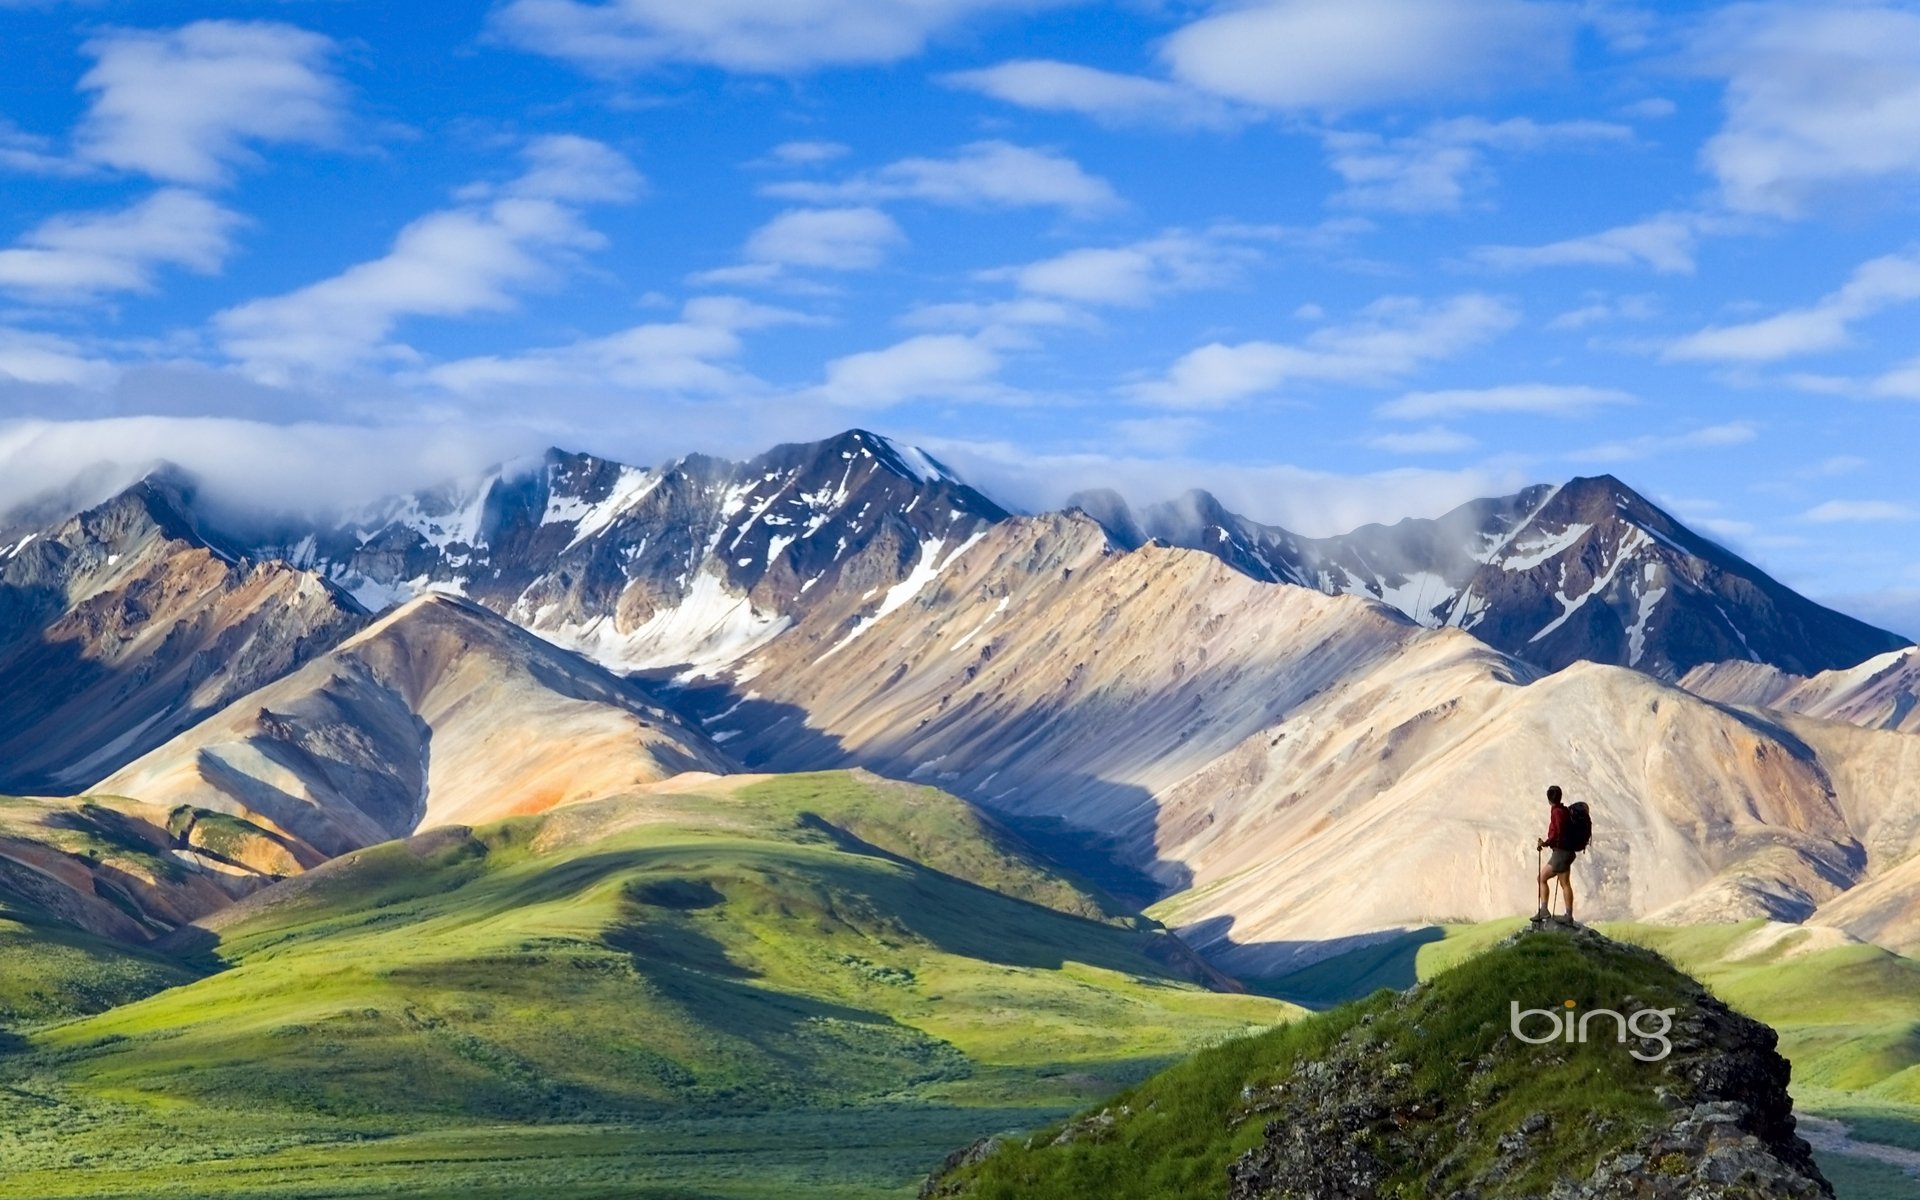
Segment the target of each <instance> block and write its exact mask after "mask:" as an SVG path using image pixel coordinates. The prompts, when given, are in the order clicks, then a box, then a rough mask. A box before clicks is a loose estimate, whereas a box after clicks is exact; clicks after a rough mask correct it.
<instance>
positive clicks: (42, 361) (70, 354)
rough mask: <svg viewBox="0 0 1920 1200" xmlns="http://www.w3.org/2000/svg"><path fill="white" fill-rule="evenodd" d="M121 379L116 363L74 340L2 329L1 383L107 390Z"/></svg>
mask: <svg viewBox="0 0 1920 1200" xmlns="http://www.w3.org/2000/svg"><path fill="white" fill-rule="evenodd" d="M118 376H119V371H118V370H117V369H116V368H115V367H114V366H113V364H112V363H110V362H107V361H106V360H104V359H102V358H99V357H98V356H96V355H94V354H92V353H90V352H89V351H88V350H87V349H86V348H85V347H83V346H81V345H80V344H79V343H78V342H76V341H74V340H73V339H71V338H65V337H61V336H59V335H58V334H51V333H37V332H32V331H29V330H24V329H8V328H5V327H4V326H0V380H10V381H12V382H14V383H23V384H28V385H35V386H42V387H58V386H64V387H81V388H103V387H106V386H108V385H109V384H111V383H112V382H113V381H114V379H115V378H117V377H118ZM70 467H71V464H70ZM0 491H4V489H0Z"/></svg>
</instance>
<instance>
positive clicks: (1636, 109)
mask: <svg viewBox="0 0 1920 1200" xmlns="http://www.w3.org/2000/svg"><path fill="white" fill-rule="evenodd" d="M1678 111H1680V106H1679V105H1677V104H1675V103H1674V102H1673V101H1671V100H1669V99H1667V98H1666V97H1665V96H1648V97H1647V98H1646V99H1644V100H1635V101H1634V102H1633V103H1632V104H1629V105H1626V106H1625V107H1623V108H1621V110H1620V115H1621V116H1623V117H1643V118H1647V119H1650V120H1661V119H1663V118H1666V117H1670V116H1672V115H1673V114H1674V113H1676V112H1678Z"/></svg>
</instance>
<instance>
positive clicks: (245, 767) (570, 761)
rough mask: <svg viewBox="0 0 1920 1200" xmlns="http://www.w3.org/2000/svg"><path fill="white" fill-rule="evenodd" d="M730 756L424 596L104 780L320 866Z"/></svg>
mask: <svg viewBox="0 0 1920 1200" xmlns="http://www.w3.org/2000/svg"><path fill="white" fill-rule="evenodd" d="M728 766H729V764H728V760H727V759H726V757H725V756H724V755H722V754H721V753H720V752H719V751H718V750H717V749H716V748H715V747H714V746H713V745H712V743H711V742H709V741H708V740H707V739H706V737H705V736H704V735H702V734H700V733H699V732H698V731H696V730H694V729H691V728H689V727H688V726H687V725H686V724H685V723H683V722H682V721H681V719H680V718H679V717H678V716H676V715H675V714H674V713H672V712H670V711H669V710H667V709H665V708H662V707H660V706H659V705H658V704H656V703H655V702H654V701H653V700H652V698H651V697H650V696H649V695H648V694H647V693H646V692H644V691H643V690H642V689H641V688H640V687H639V686H638V685H636V684H633V683H631V682H628V681H626V680H623V679H620V678H618V677H616V676H614V675H612V674H610V673H608V672H607V671H605V670H603V669H602V668H600V667H597V666H595V665H594V664H592V663H590V662H588V661H586V660H584V659H582V658H580V657H578V656H576V655H573V654H570V653H568V652H566V651H564V650H560V649H558V648H556V647H554V646H552V645H550V644H549V643H547V642H545V641H542V640H541V639H539V638H537V637H534V636H533V635H531V634H529V633H527V632H525V631H524V630H522V629H519V628H518V627H516V626H514V625H513V624H512V623H510V622H508V621H506V620H504V619H502V618H500V617H498V616H496V615H494V614H493V613H492V612H490V611H488V610H487V609H484V608H481V607H479V606H478V605H475V604H471V603H468V602H466V601H464V600H460V599H458V598H455V597H452V596H445V595H437V594H428V595H425V596H422V597H420V598H419V599H417V600H412V601H409V602H407V603H406V604H403V605H401V606H399V607H398V608H395V609H393V610H392V611H390V612H389V613H387V614H386V615H385V616H383V617H381V618H380V619H379V620H378V621H376V622H375V623H374V624H372V625H370V626H369V627H367V628H366V629H364V630H362V631H361V632H360V633H358V634H356V635H355V636H353V637H351V638H349V639H348V640H346V641H345V642H342V643H341V644H340V645H339V646H336V647H335V648H334V649H332V650H331V651H329V652H328V653H326V654H324V655H322V656H320V657H319V658H317V659H315V660H314V661H312V662H310V663H308V664H307V665H306V666H304V667H302V668H300V669H299V670H297V671H294V672H293V673H291V674H289V675H287V676H285V677H283V678H281V679H279V680H276V681H275V682H273V683H271V684H269V685H267V686H266V687H263V688H260V689H259V690H257V691H254V692H251V693H249V694H247V695H246V696H244V697H241V698H240V699H239V700H236V701H235V702H234V703H232V704H230V705H229V706H227V708H225V709H224V710H222V711H221V712H219V713H216V714H214V715H213V716H211V717H209V718H208V719H207V720H205V721H203V722H201V723H200V724H199V725H197V726H195V727H194V728H193V729H192V730H190V731H189V732H187V733H186V734H183V735H181V736H180V737H177V738H175V739H174V740H173V741H171V742H168V743H167V744H166V745H164V746H162V747H160V748H158V749H156V750H154V751H152V752H150V753H148V754H146V755H145V756H143V757H141V758H139V759H137V760H136V761H134V762H132V763H130V764H128V765H127V766H126V767H124V768H122V769H121V770H120V771H118V772H116V773H114V774H113V775H112V776H111V777H109V778H108V779H106V780H104V781H103V782H102V783H101V784H100V785H99V788H98V790H99V791H102V792H106V793H111V794H118V795H126V796H131V797H136V798H138V799H139V800H141V801H143V802H144V803H146V804H148V805H154V806H162V807H166V808H173V807H175V806H179V805H189V806H192V807H194V808H198V809H205V810H210V811H214V812H224V813H229V814H232V815H235V816H238V817H241V818H243V819H246V820H249V821H252V822H254V823H256V824H259V825H261V826H263V827H266V828H269V829H272V830H274V831H275V832H276V833H279V834H281V835H282V836H284V837H286V838H287V839H288V840H289V842H290V844H292V845H294V846H296V847H298V848H300V849H301V850H302V851H304V852H310V853H311V854H313V855H316V856H318V857H319V858H325V857H331V856H334V855H338V854H342V853H345V852H346V851H349V850H353V849H357V848H359V847H362V846H369V845H372V844H374V843H376V842H383V841H387V840H389V839H391V838H396V837H405V836H407V835H408V834H411V833H413V832H414V831H415V830H418V829H423V828H429V827H433V826H440V825H449V824H454V823H472V822H476V821H487V820H497V819H499V818H501V817H505V816H509V815H511V814H514V813H534V812H543V811H546V810H547V809H550V808H553V807H554V806H556V805H559V804H563V803H567V802H569V801H578V800H583V799H592V798H597V797H602V796H609V795H617V794H620V793H623V792H630V791H633V790H635V789H637V788H640V787H643V786H645V785H646V784H649V783H655V782H658V781H659V780H661V779H665V778H667V777H669V776H672V775H677V774H680V773H682V772H685V771H706V772H724V771H726V770H727V769H728Z"/></svg>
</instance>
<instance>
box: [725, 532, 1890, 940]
mask: <svg viewBox="0 0 1920 1200" xmlns="http://www.w3.org/2000/svg"><path fill="white" fill-rule="evenodd" d="M747 664H748V670H749V672H750V674H751V676H752V678H751V682H750V683H749V684H748V685H747V686H746V687H745V688H744V689H736V690H733V691H728V692H724V693H722V694H720V695H718V696H715V697H711V698H709V699H708V700H707V704H708V706H709V707H710V708H713V709H717V711H714V712H713V713H712V715H711V717H710V718H709V720H708V722H707V723H708V727H709V728H711V729H712V730H713V731H714V734H715V736H716V737H720V738H724V739H726V741H725V745H726V746H727V747H728V748H729V750H731V751H733V752H734V753H736V754H738V755H740V756H741V757H742V758H743V759H744V760H745V761H746V762H748V763H750V764H760V765H765V764H769V763H775V762H795V763H801V764H809V765H825V764H830V763H837V762H843V761H855V762H860V763H863V764H865V765H867V766H870V767H872V768H873V769H875V770H878V771H881V772H882V773H885V774H890V775H896V776H899V777H906V778H917V779H924V780H927V781H930V782H937V783H939V784H940V785H941V786H943V787H948V788H951V789H953V790H957V791H959V792H961V793H962V794H963V795H967V796H969V797H971V798H974V799H976V800H978V801H980V802H982V803H984V804H987V805H989V806H990V807H995V808H999V809H1002V810H1005V811H1011V812H1013V813H1015V814H1019V815H1022V816H1025V817H1028V818H1035V817H1040V818H1052V819H1056V820H1059V821H1061V822H1064V823H1066V824H1067V825H1070V826H1075V827H1079V828H1082V829H1085V830H1091V831H1098V832H1099V833H1100V834H1101V835H1103V836H1104V837H1105V838H1106V839H1108V841H1107V849H1108V850H1109V851H1110V852H1111V853H1112V854H1114V855H1116V856H1118V857H1119V858H1121V859H1123V860H1124V861H1126V862H1127V863H1129V864H1131V865H1132V866H1134V867H1135V868H1137V869H1139V870H1141V871H1143V872H1145V873H1146V874H1148V875H1150V876H1151V877H1152V878H1153V879H1154V880H1155V881H1156V882H1157V883H1158V885H1159V888H1160V891H1161V894H1162V895H1167V896H1169V899H1167V900H1166V901H1165V902H1164V903H1163V905H1162V906H1161V907H1159V908H1156V909H1155V910H1154V911H1155V912H1156V914H1158V915H1161V916H1162V917H1163V918H1164V919H1166V920H1168V921H1169V922H1170V923H1172V924H1174V925H1175V926H1176V927H1177V928H1179V930H1180V931H1181V933H1182V934H1183V936H1185V937H1186V938H1188V940H1189V941H1191V942H1192V943H1193V944H1195V945H1196V946H1197V947H1199V948H1201V949H1203V950H1204V951H1205V952H1206V953H1208V954H1209V956H1210V957H1212V958H1214V960H1215V961H1217V962H1219V963H1221V964H1222V965H1223V966H1225V967H1226V968H1227V969H1228V970H1230V971H1234V972H1238V973H1242V974H1250V975H1267V974H1276V973H1279V972H1281V971H1283V970H1287V969H1292V968H1294V967H1296V966H1298V965H1299V963H1300V962H1301V961H1303V960H1304V959H1307V958H1310V957H1311V956H1314V955H1319V954H1325V953H1330V952H1333V951H1334V950H1336V949H1338V948H1340V947H1341V946H1342V945H1344V944H1346V939H1349V938H1356V937H1365V936H1369V935H1371V934H1374V933H1376V932H1378V931H1383V930H1392V929H1397V928H1402V927H1404V926H1405V925H1407V924H1408V923H1423V922H1426V921H1430V920H1434V919H1439V918H1452V919H1467V920H1480V919H1487V918H1491V917H1495V916H1499V915H1503V914H1506V913H1511V912H1518V911H1524V910H1526V909H1527V908H1529V907H1530V906H1531V904H1532V894H1533V884H1532V877H1533V873H1534V870H1535V865H1536V864H1535V861H1534V859H1535V855H1534V854H1533V839H1534V838H1535V837H1537V836H1538V835H1539V833H1540V832H1541V830H1542V829H1543V828H1544V822H1545V805H1544V802H1543V801H1542V799H1541V798H1540V796H1541V792H1542V791H1543V790H1544V786H1545V784H1546V783H1548V782H1553V781H1559V782H1562V783H1564V784H1566V785H1567V786H1568V787H1569V789H1570V791H1571V792H1572V794H1573V795H1575V796H1576V797H1577V798H1580V799H1585V800H1587V801H1588V802H1589V803H1590V804H1592V806H1593V807H1594V810H1595V813H1596V818H1597V821H1598V823H1599V825H1600V828H1601V830H1602V837H1601V839H1600V842H1599V844H1598V845H1597V846H1596V848H1595V849H1594V851H1593V852H1592V854H1591V855H1590V856H1589V858H1588V859H1587V860H1586V863H1585V866H1584V869H1583V872H1582V875H1581V887H1582V889H1583V890H1582V893H1581V896H1582V912H1583V913H1584V914H1585V915H1588V916H1591V917H1596V918H1602V917H1604V918H1616V919H1617V918H1623V917H1628V916H1647V915H1652V914H1659V915H1660V916H1662V917H1665V918H1669V919H1676V920H1729V919H1743V918H1746V917H1752V916H1770V917H1775V918H1780V919H1788V920H1798V919H1802V918H1805V917H1807V916H1808V915H1810V914H1811V913H1812V912H1813V911H1814V910H1815V909H1816V908H1817V907H1818V906H1819V905H1821V904H1823V903H1825V902H1827V901H1829V900H1832V899H1834V898H1835V897H1837V896H1839V895H1840V894H1841V893H1842V892H1844V891H1845V890H1846V889H1848V888H1850V887H1853V886H1855V885H1857V884H1860V883H1861V882H1863V881H1865V880H1867V879H1869V878H1872V877H1874V876H1875V875H1877V874H1878V873H1880V872H1882V871H1884V870H1887V869H1890V868H1891V867H1892V866H1894V865H1896V864H1897V863H1899V862H1900V861H1901V860H1902V859H1903V858H1904V857H1905V856H1906V855H1907V854H1909V853H1911V851H1912V850H1913V849H1914V848H1915V846H1917V845H1920V826H1917V825H1916V824H1915V822H1914V821H1913V820H1907V819H1905V818H1903V817H1900V816H1898V814H1900V813H1907V812H1920V773H1908V772H1906V771H1905V769H1904V767H1903V765H1902V764H1903V763H1904V762H1905V761H1906V757H1905V756H1906V755H1907V753H1908V749H1909V743H1910V742H1911V739H1908V738H1905V737H1901V736H1898V735H1892V734H1884V735H1880V737H1881V738H1883V739H1884V740H1883V741H1882V742H1874V741H1872V739H1870V738H1868V737H1866V736H1865V735H1864V734H1863V733H1862V731H1858V730H1853V729H1850V728H1848V727H1845V726H1829V725H1827V724H1825V723H1821V722H1812V721H1796V722H1794V723H1793V724H1792V726H1791V727H1790V728H1789V727H1788V726H1786V725H1783V724H1781V723H1779V722H1773V721H1768V720H1765V719H1762V718H1760V717H1756V716H1752V715H1748V714H1742V713H1737V712H1731V711H1729V710H1727V709H1725V708H1722V707H1720V706H1717V705H1713V704H1709V703H1706V702H1704V701H1702V700H1700V699H1698V698H1697V697H1695V696H1693V695H1691V694H1689V693H1687V692H1685V691H1682V690H1680V689H1678V688H1674V687H1671V686H1669V685H1666V684H1662V683H1660V682H1659V681H1657V680H1655V679H1652V678H1650V677H1648V676H1647V675H1645V674H1643V673H1640V672H1637V671H1631V670H1625V669H1621V668H1615V667H1604V666H1599V665H1595V664H1579V665H1576V666H1574V667H1571V668H1568V669H1566V670H1563V671H1560V672H1557V673H1555V674H1552V675H1543V674H1542V673H1541V672H1540V671H1539V670H1538V669H1536V668H1534V667H1532V666H1530V665H1529V664H1526V663H1522V662H1519V661H1517V660H1515V659H1512V658H1509V657H1507V656H1505V655H1502V654H1500V653H1498V652H1497V651H1495V650H1493V649H1491V648H1490V647H1488V646H1486V645H1485V644H1484V643H1482V642H1480V641H1478V640H1477V639H1475V638H1473V637H1471V636H1469V635H1467V634H1466V633H1464V632H1462V631H1460V630H1457V629H1439V630H1429V629H1424V628H1422V627H1420V626H1418V625H1416V624H1415V623H1413V622H1412V621H1411V620H1409V619H1407V618H1405V617H1403V616H1401V615H1400V614H1398V613H1397V612H1395V611H1394V610H1392V609H1389V608H1387V607H1385V606H1383V605H1379V604H1373V603H1369V602H1365V601H1362V600H1360V599H1358V598H1355V597H1351V596H1344V595H1342V596H1326V595H1323V594H1321V593H1318V592H1316V591H1311V590H1308V589H1304V588H1297V587H1274V586H1272V585H1271V584H1264V583H1261V582H1259V581H1256V580H1254V579H1252V578H1250V577H1248V576H1246V575H1245V574H1243V573H1240V572H1237V571H1235V570H1232V569H1230V568H1228V567H1227V566H1225V564H1223V563H1222V562H1220V561H1219V560H1218V559H1217V558H1214V557H1212V556H1209V555H1205V554H1201V553H1197V552H1194V551H1191V550H1183V549H1174V548H1167V547H1162V546H1158V545H1154V544H1148V545H1144V546H1142V547H1141V548H1139V549H1137V550H1135V551H1133V552H1127V551H1125V550H1124V549H1122V548H1121V547H1119V546H1117V545H1115V544H1114V543H1113V542H1112V541H1111V540H1110V539H1109V538H1108V537H1107V536H1106V534H1105V532H1104V531H1103V529H1102V528H1101V527H1100V526H1099V525H1097V524H1095V523H1094V522H1093V521H1092V520H1091V519H1090V518H1087V517H1085V516H1081V515H1078V514H1072V513H1069V514H1064V515H1056V516H1048V517H1036V518H1020V519H1016V520H1012V521H1008V522H1004V523H1002V524H1001V525H999V526H997V527H995V528H994V529H993V530H992V531H990V532H989V533H988V534H987V535H986V536H985V537H984V538H983V539H981V541H980V542H978V543H977V544H975V545H974V546H972V547H971V548H970V549H969V550H968V551H967V552H966V553H965V554H964V555H962V556H961V557H960V558H959V559H957V560H956V561H954V562H953V563H952V564H951V565H950V566H949V567H948V568H947V570H946V571H945V572H943V573H942V574H941V575H940V577H939V578H938V579H936V580H935V581H933V582H932V583H930V584H929V585H927V586H926V587H925V588H923V589H921V590H920V591H919V592H917V593H916V594H915V596H914V598H913V599H912V600H911V601H910V602H908V603H905V604H903V605H901V606H899V607H898V608H896V609H895V610H894V611H893V612H892V613H890V614H888V615H887V616H885V617H884V618H882V619H881V620H879V621H877V622H874V623H873V624H872V625H870V626H866V627H863V628H861V629H859V630H857V631H856V632H855V633H853V634H851V635H849V634H846V633H843V632H841V631H840V630H839V629H838V628H837V627H833V626H829V627H827V628H824V629H822V628H815V627H812V626H810V625H808V624H806V623H802V624H801V625H799V626H797V627H796V628H795V629H793V630H792V631H791V632H790V633H788V634H787V635H786V636H784V637H783V638H782V639H781V640H780V641H778V642H776V643H773V644H771V645H769V646H767V647H765V648H763V649H762V650H760V651H758V652H757V653H756V654H754V655H753V656H751V657H750V658H749V659H748V660H747ZM722 706H723V707H722Z"/></svg>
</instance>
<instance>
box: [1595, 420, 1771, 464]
mask: <svg viewBox="0 0 1920 1200" xmlns="http://www.w3.org/2000/svg"><path fill="white" fill-rule="evenodd" d="M1759 436H1760V431H1759V430H1758V429H1756V428H1755V427H1754V425H1753V423H1752V422H1750V421H1729V422H1727V423H1726V424H1724V425H1709V426H1707V427H1705V428H1703V429H1695V430H1692V431H1691V432H1688V433H1681V434H1674V435H1670V436H1665V435H1660V434H1643V435H1642V436H1640V437H1633V438H1626V439H1623V440H1621V441H1617V442H1604V443H1602V444H1600V445H1598V446H1588V447H1587V448H1586V449H1584V450H1577V451H1575V452H1574V453H1572V454H1570V455H1568V456H1567V457H1569V458H1572V459H1578V460H1581V461H1586V462H1633V461H1636V460H1639V459H1643V458H1653V457H1655V456H1657V455H1661V454H1672V453H1674V452H1676V451H1680V450H1707V449H1713V448H1716V447H1721V446H1741V445H1745V444H1746V443H1748V442H1751V441H1753V440H1754V439H1755V438H1757V437H1759Z"/></svg>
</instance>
